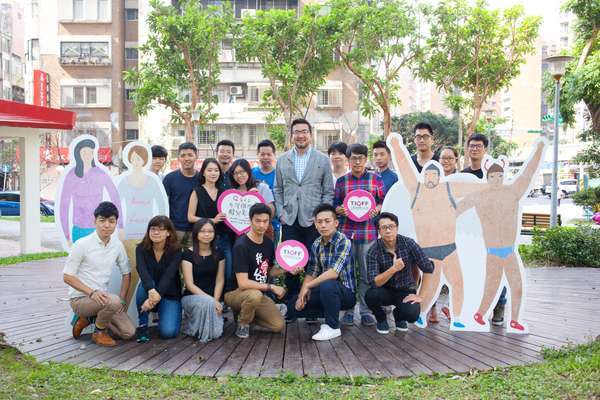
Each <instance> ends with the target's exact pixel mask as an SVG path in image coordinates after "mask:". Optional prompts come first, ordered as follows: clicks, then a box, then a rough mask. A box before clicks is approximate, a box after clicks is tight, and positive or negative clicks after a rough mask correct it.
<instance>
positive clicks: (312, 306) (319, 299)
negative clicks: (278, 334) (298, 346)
mask: <svg viewBox="0 0 600 400" xmlns="http://www.w3.org/2000/svg"><path fill="white" fill-rule="evenodd" d="M297 300H298V295H295V296H293V297H292V298H290V300H289V301H288V304H287V309H288V311H287V318H299V317H308V318H321V317H323V316H325V323H326V324H327V325H329V326H330V327H331V328H333V329H338V328H339V327H340V310H347V309H349V308H352V307H354V305H355V304H356V294H355V293H354V292H353V291H351V290H350V289H348V288H347V287H346V286H344V285H342V284H341V283H340V281H333V280H328V281H325V282H323V283H321V284H320V285H319V286H317V287H316V288H314V289H311V291H310V296H309V299H308V301H307V302H306V305H305V306H304V309H303V310H302V311H298V310H296V301H297Z"/></svg>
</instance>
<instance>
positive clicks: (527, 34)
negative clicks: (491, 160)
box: [416, 0, 541, 136]
mask: <svg viewBox="0 0 600 400" xmlns="http://www.w3.org/2000/svg"><path fill="white" fill-rule="evenodd" d="M426 14H427V19H428V23H429V26H430V27H431V28H430V34H429V38H428V39H427V45H426V48H425V51H424V52H423V54H424V56H423V62H421V63H419V64H418V66H417V68H416V70H417V73H418V74H419V75H420V76H421V77H422V78H424V79H426V80H429V81H432V82H434V83H435V84H436V86H437V87H438V89H443V90H444V91H445V92H446V93H453V94H454V95H453V96H454V97H455V98H453V99H452V101H451V103H452V104H453V107H454V108H456V107H461V106H462V107H465V106H466V107H467V108H468V109H467V110H465V111H468V112H470V114H471V118H470V122H469V123H468V124H467V131H466V134H467V136H468V135H470V134H472V133H473V132H475V127H476V125H477V122H478V121H479V116H480V113H481V109H482V107H483V105H484V104H485V102H486V101H487V100H488V99H490V97H491V96H493V95H494V94H495V93H497V92H498V91H500V90H501V89H503V88H504V87H506V86H507V85H508V84H509V83H510V81H511V80H512V79H513V78H515V77H516V76H517V75H518V74H519V72H520V67H521V65H522V64H523V63H524V62H525V57H526V56H527V54H529V53H531V52H533V51H534V49H535V48H534V42H535V39H536V38H537V35H538V29H539V26H540V23H541V19H540V18H539V17H533V16H525V13H524V10H523V7H522V6H514V7H510V8H507V9H504V10H493V9H490V8H488V5H487V3H486V2H485V1H484V0H478V1H477V2H476V3H475V5H471V4H470V2H468V1H467V0H446V1H442V2H440V3H439V4H438V5H437V6H434V7H432V8H428V9H427V12H426ZM457 90H458V91H460V93H461V94H460V95H456V94H455V93H456V92H457ZM457 96H460V97H463V100H462V101H460V100H459V99H457V98H456V97H457Z"/></svg>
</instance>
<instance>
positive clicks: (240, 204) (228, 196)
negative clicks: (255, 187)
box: [217, 189, 265, 236]
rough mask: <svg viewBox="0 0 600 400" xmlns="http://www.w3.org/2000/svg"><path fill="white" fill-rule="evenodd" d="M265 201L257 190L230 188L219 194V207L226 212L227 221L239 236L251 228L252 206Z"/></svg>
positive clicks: (220, 210)
mask: <svg viewBox="0 0 600 400" xmlns="http://www.w3.org/2000/svg"><path fill="white" fill-rule="evenodd" d="M264 202H265V199H264V198H263V197H262V196H261V195H260V193H258V192H256V191H250V192H244V193H242V192H240V191H239V190H237V189H229V190H226V191H224V192H223V193H221V195H220V196H219V200H218V201H217V209H218V210H219V212H223V213H225V215H226V217H225V223H226V224H227V226H229V227H230V228H231V229H232V230H233V231H234V232H235V233H236V235H238V236H239V235H242V234H244V233H246V232H248V231H249V230H250V207H252V206H253V205H254V204H256V203H264Z"/></svg>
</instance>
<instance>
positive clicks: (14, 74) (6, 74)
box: [0, 0, 25, 102]
mask: <svg viewBox="0 0 600 400" xmlns="http://www.w3.org/2000/svg"><path fill="white" fill-rule="evenodd" d="M23 25H24V20H23V7H22V4H21V2H20V1H18V0H2V1H0V99H5V100H13V101H19V102H24V101H25V89H24V81H23Z"/></svg>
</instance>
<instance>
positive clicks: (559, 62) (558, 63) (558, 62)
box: [544, 56, 573, 226]
mask: <svg viewBox="0 0 600 400" xmlns="http://www.w3.org/2000/svg"><path fill="white" fill-rule="evenodd" d="M572 59H573V57H570V56H553V57H548V58H545V59H544V61H545V62H547V63H548V66H549V72H550V74H551V75H552V77H553V78H554V80H555V81H556V90H555V92H554V140H553V157H552V196H551V200H550V202H551V204H550V226H556V220H557V204H558V202H557V200H558V132H559V131H558V123H559V119H560V79H561V78H562V77H563V76H564V75H565V71H566V69H567V63H568V62H569V61H571V60H572Z"/></svg>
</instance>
